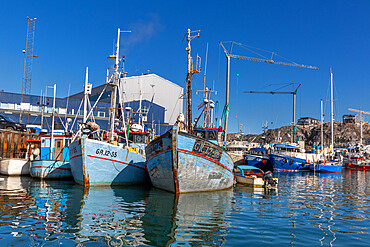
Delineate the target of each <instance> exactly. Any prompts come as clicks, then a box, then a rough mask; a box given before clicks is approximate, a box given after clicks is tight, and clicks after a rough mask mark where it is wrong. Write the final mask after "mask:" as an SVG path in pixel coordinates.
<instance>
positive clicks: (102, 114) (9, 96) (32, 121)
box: [0, 74, 183, 135]
mask: <svg viewBox="0 0 370 247" xmlns="http://www.w3.org/2000/svg"><path fill="white" fill-rule="evenodd" d="M122 80H124V81H122V83H121V85H123V86H122V87H121V90H119V94H120V95H119V97H120V98H123V102H124V108H125V110H127V109H128V107H129V108H131V109H132V111H131V115H132V118H133V119H134V121H137V120H138V116H137V115H134V114H132V113H134V112H137V110H138V109H139V105H140V101H141V109H142V110H141V112H143V111H144V112H146V117H145V118H144V125H145V126H146V127H147V128H149V129H152V131H153V132H154V133H155V134H156V135H158V134H162V133H163V132H165V131H166V130H168V129H169V126H170V125H172V124H174V122H175V121H176V118H177V116H178V114H179V113H180V112H182V107H183V106H182V104H183V101H182V95H183V88H182V87H180V86H178V85H176V84H174V83H172V82H170V81H168V80H165V79H164V78H162V77H160V76H157V75H154V74H150V75H142V76H134V77H127V78H123V79H122ZM103 88H105V84H103V85H100V86H97V87H95V88H93V89H92V94H91V95H90V96H89V100H90V103H91V106H93V105H94V104H95V100H97V99H98V97H99V95H100V93H101V92H102V90H103ZM111 93H112V91H111V88H110V87H109V86H108V87H106V91H105V92H104V93H103V94H102V97H101V99H100V100H99V102H98V103H97V105H96V108H94V110H93V117H94V119H95V121H96V123H97V124H99V125H100V127H101V129H107V128H108V117H109V107H110V94H111ZM83 96H84V95H83V92H80V93H77V94H74V95H72V96H70V97H66V98H56V100H55V128H56V129H65V126H66V124H67V122H68V121H67V119H68V118H69V119H71V120H72V121H71V122H69V123H68V129H71V127H72V130H76V129H77V127H78V122H81V121H82V117H83V105H82V103H81V102H82V98H83ZM24 101H25V100H24ZM20 102H21V94H19V93H11V92H0V114H1V115H4V116H7V117H10V118H11V119H13V120H14V121H16V122H23V123H26V124H27V125H28V126H30V125H36V126H40V125H41V122H43V126H42V128H43V129H48V130H49V131H50V130H51V115H52V114H51V113H52V107H53V97H44V98H43V97H42V96H37V95H30V96H29V97H27V103H22V104H21V103H20ZM117 106H118V107H119V105H117ZM127 113H128V112H127V111H125V116H126V117H127ZM121 115H122V113H121V110H120V109H119V110H118V111H117V118H119V117H120V116H121ZM20 116H21V118H20ZM41 118H43V121H42V120H41Z"/></svg>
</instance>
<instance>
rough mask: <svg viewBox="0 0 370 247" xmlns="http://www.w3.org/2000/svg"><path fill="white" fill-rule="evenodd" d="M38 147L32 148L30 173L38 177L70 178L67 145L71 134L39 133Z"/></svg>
mask: <svg viewBox="0 0 370 247" xmlns="http://www.w3.org/2000/svg"><path fill="white" fill-rule="evenodd" d="M40 139H41V140H40V148H36V149H33V150H32V155H33V156H34V159H32V160H31V161H30V175H31V177H34V178H40V179H63V178H72V173H71V166H70V164H69V152H68V146H69V144H70V141H71V135H69V134H66V133H64V132H62V133H57V134H55V133H53V134H49V135H40Z"/></svg>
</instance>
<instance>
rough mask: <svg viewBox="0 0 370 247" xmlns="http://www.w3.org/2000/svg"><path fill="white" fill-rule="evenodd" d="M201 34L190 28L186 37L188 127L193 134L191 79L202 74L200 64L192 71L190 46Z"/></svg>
mask: <svg viewBox="0 0 370 247" xmlns="http://www.w3.org/2000/svg"><path fill="white" fill-rule="evenodd" d="M199 32H200V30H197V31H191V30H190V29H189V28H188V31H187V33H186V34H185V35H187V36H186V41H187V42H188V47H187V48H186V52H187V53H188V72H187V74H186V92H187V95H188V102H187V103H188V105H187V113H188V114H187V115H188V116H187V122H188V123H187V126H188V130H189V132H190V133H191V132H192V131H193V123H192V122H193V114H192V93H193V92H192V86H191V77H192V75H193V74H195V73H199V72H200V66H199V70H198V65H200V63H199V64H198V63H197V65H196V67H195V70H193V69H192V67H193V63H192V61H193V58H192V57H191V46H190V41H191V40H192V39H194V38H195V37H199ZM191 33H197V35H195V36H191ZM196 59H197V62H198V59H199V57H198V56H197V58H196Z"/></svg>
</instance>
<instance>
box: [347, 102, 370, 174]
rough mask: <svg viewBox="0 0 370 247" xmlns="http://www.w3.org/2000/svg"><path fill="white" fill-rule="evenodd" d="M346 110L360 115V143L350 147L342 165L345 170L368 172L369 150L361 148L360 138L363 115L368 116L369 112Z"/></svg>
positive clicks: (369, 165) (369, 168)
mask: <svg viewBox="0 0 370 247" xmlns="http://www.w3.org/2000/svg"><path fill="white" fill-rule="evenodd" d="M348 110H350V111H354V112H358V113H360V119H361V122H360V143H358V144H357V145H351V146H350V148H349V152H348V153H347V155H346V156H345V158H344V165H345V166H346V167H347V168H351V169H360V170H370V156H369V150H368V149H367V148H365V147H364V146H363V143H362V136H363V130H362V129H363V127H362V124H363V115H362V114H366V115H370V112H366V111H362V110H356V109H351V108H349V109H348Z"/></svg>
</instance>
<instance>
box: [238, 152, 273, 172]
mask: <svg viewBox="0 0 370 247" xmlns="http://www.w3.org/2000/svg"><path fill="white" fill-rule="evenodd" d="M244 160H245V164H246V165H249V166H254V167H257V168H259V169H261V170H263V171H265V172H266V171H274V168H273V166H272V164H271V162H270V158H269V154H268V150H267V149H266V148H263V147H255V148H251V149H249V150H248V151H247V152H246V153H245V155H244Z"/></svg>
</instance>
